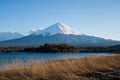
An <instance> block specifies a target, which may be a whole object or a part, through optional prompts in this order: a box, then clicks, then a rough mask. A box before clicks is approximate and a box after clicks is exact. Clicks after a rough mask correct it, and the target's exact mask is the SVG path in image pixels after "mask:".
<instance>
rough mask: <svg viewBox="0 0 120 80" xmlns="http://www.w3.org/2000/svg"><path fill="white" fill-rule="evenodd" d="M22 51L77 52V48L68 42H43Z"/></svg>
mask: <svg viewBox="0 0 120 80" xmlns="http://www.w3.org/2000/svg"><path fill="white" fill-rule="evenodd" d="M24 52H42V53H44V52H45V53H56V52H63V53H64V52H79V50H78V49H77V48H75V47H73V46H71V45H68V44H45V45H42V46H40V47H38V48H25V49H24Z"/></svg>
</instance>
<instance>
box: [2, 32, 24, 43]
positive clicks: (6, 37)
mask: <svg viewBox="0 0 120 80" xmlns="http://www.w3.org/2000/svg"><path fill="white" fill-rule="evenodd" d="M21 37H23V35H22V34H20V33H17V32H14V33H12V32H0V41H5V40H10V39H16V38H21Z"/></svg>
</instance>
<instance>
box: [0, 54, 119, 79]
mask: <svg viewBox="0 0 120 80" xmlns="http://www.w3.org/2000/svg"><path fill="white" fill-rule="evenodd" d="M0 80H120V55H113V56H102V57H95V56H90V57H86V58H83V59H65V60H58V61H50V62H44V63H35V64H34V65H29V66H20V65H19V66H18V65H17V64H13V66H12V67H11V68H9V69H7V68H6V69H3V70H0Z"/></svg>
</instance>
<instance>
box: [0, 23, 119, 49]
mask: <svg viewBox="0 0 120 80" xmlns="http://www.w3.org/2000/svg"><path fill="white" fill-rule="evenodd" d="M45 43H54V44H55V43H66V44H70V45H73V46H76V47H92V46H94V47H95V46H106V47H107V46H112V45H117V44H120V41H113V40H107V39H103V38H99V37H94V36H88V35H82V34H78V33H77V32H75V31H74V30H72V29H71V28H70V27H68V26H66V25H64V24H61V23H56V24H53V25H52V26H50V27H48V28H45V29H43V30H39V31H36V32H34V33H33V34H31V35H29V36H25V37H22V38H19V39H13V40H8V41H2V42H0V46H2V47H8V46H40V45H42V44H45Z"/></svg>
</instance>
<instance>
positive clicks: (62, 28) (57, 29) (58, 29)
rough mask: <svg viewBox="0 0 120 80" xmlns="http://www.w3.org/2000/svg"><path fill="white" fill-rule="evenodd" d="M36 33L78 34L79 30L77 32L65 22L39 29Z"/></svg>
mask: <svg viewBox="0 0 120 80" xmlns="http://www.w3.org/2000/svg"><path fill="white" fill-rule="evenodd" d="M34 34H36V35H39V34H43V35H55V34H74V35H78V34H79V33H78V32H75V31H74V30H72V29H71V28H70V27H69V26H67V25H65V24H63V23H55V24H53V25H51V26H49V27H47V28H45V29H42V30H38V31H36V32H35V33H34Z"/></svg>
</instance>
